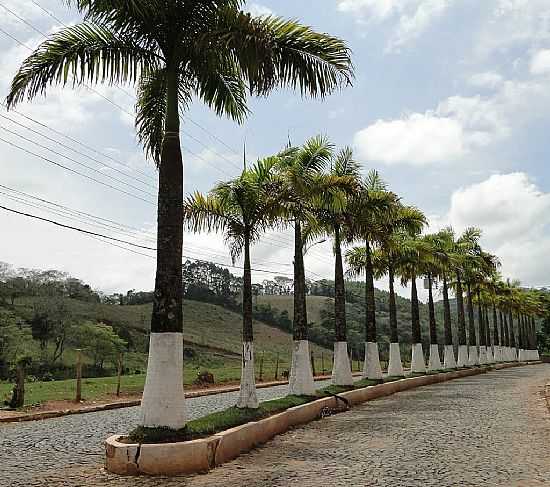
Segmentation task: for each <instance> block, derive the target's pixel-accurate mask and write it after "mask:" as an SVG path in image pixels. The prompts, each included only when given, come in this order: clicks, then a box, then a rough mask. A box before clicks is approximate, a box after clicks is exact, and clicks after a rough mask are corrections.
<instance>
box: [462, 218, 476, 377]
mask: <svg viewBox="0 0 550 487" xmlns="http://www.w3.org/2000/svg"><path fill="white" fill-rule="evenodd" d="M480 238H481V230H480V229H478V228H474V227H470V228H467V229H466V230H465V231H464V232H463V233H462V235H461V236H460V238H459V239H458V244H459V246H460V251H461V257H462V276H463V278H464V281H465V283H466V297H467V310H468V362H467V364H468V365H470V366H471V365H479V356H478V351H477V338H476V328H475V319H474V305H473V294H472V284H473V279H474V276H475V275H476V272H477V268H478V266H479V256H478V253H479V250H480V246H479V239H480ZM460 358H461V357H460V349H459V362H460ZM461 365H464V364H461Z"/></svg>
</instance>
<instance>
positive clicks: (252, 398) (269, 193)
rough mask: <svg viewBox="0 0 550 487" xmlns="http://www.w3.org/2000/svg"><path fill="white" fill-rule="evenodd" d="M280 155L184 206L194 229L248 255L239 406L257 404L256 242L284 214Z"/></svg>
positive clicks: (234, 251)
mask: <svg viewBox="0 0 550 487" xmlns="http://www.w3.org/2000/svg"><path fill="white" fill-rule="evenodd" d="M277 162H278V160H277V158H268V159H264V160H261V161H258V162H257V163H256V165H255V166H254V167H253V168H251V169H249V170H245V171H243V173H242V174H241V175H240V177H238V178H236V179H234V180H231V181H228V182H224V183H220V184H218V185H217V186H216V187H215V188H214V189H213V190H212V191H211V192H210V193H209V194H208V195H207V196H205V195H203V194H201V193H198V192H197V193H194V194H193V195H191V196H189V197H188V198H187V199H186V201H185V203H184V207H183V215H184V224H185V225H186V226H187V227H188V228H189V229H190V230H191V231H193V232H196V233H198V232H204V231H207V232H223V234H224V237H225V240H226V242H228V243H229V247H230V253H231V259H232V260H233V263H234V262H235V260H236V259H237V258H239V257H240V256H241V255H242V254H244V274H243V329H242V338H243V348H242V373H241V386H240V394H239V400H238V402H237V407H239V408H257V407H258V399H257V397H256V384H255V377H254V345H253V342H254V333H253V328H252V273H251V265H250V246H251V245H252V244H253V243H254V242H256V241H258V240H259V238H260V236H261V234H262V233H263V232H265V231H266V230H267V229H268V228H270V227H272V226H273V225H274V224H275V223H276V222H277V220H278V218H279V217H280V211H281V210H280V204H279V201H278V199H277V198H276V197H273V195H276V194H277V193H278V191H277V189H278V188H279V187H280V182H279V181H278V180H277V179H276V177H275V176H274V175H273V173H274V171H273V167H274V165H275V164H277Z"/></svg>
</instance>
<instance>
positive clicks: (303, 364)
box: [277, 136, 332, 395]
mask: <svg viewBox="0 0 550 487" xmlns="http://www.w3.org/2000/svg"><path fill="white" fill-rule="evenodd" d="M331 157H332V145H331V144H330V142H329V141H328V140H327V139H326V138H324V137H320V136H318V137H313V138H311V139H309V140H308V141H307V142H306V143H305V144H304V145H303V147H296V148H295V147H291V148H289V149H287V150H286V151H284V152H283V153H282V154H281V155H280V157H279V164H278V168H277V169H278V171H279V174H280V176H281V178H282V180H283V189H282V192H281V194H280V200H281V204H282V205H283V206H285V208H286V212H287V214H288V216H289V218H290V219H291V220H292V222H293V224H294V320H293V328H292V334H293V341H294V343H293V348H292V364H291V368H290V375H289V394H295V395H313V394H314V393H315V385H314V382H313V371H312V368H311V361H310V352H309V342H308V321H307V306H306V275H305V269H304V250H305V249H304V247H305V244H306V241H307V239H306V238H305V237H306V236H304V235H303V228H304V225H306V224H307V222H308V221H310V220H311V219H312V218H314V215H311V211H309V206H310V199H311V197H312V195H315V194H318V193H319V192H321V191H323V190H325V189H326V188H325V186H326V185H328V184H329V183H330V182H329V181H326V178H323V177H322V175H321V174H320V173H321V171H322V170H323V169H324V168H325V166H326V164H327V163H328V161H329V160H330V158H331Z"/></svg>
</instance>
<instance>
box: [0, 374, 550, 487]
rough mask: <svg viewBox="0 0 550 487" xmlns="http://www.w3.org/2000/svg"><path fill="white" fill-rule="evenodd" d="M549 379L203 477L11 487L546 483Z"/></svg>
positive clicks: (422, 404) (310, 442)
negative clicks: (546, 394) (547, 392)
mask: <svg viewBox="0 0 550 487" xmlns="http://www.w3.org/2000/svg"><path fill="white" fill-rule="evenodd" d="M549 378H550V366H549V365H537V366H529V367H521V368H517V369H508V370H504V371H498V372H491V373H489V374H484V375H480V376H475V377H470V378H466V379H460V380H456V381H452V382H447V383H444V384H438V385H434V386H429V387H424V388H420V389H416V390H413V391H407V392H404V393H400V394H397V395H394V396H391V397H388V398H384V399H379V400H376V401H372V402H370V403H367V404H365V405H363V406H360V407H357V408H355V409H353V410H352V411H350V412H348V413H344V414H340V415H337V416H334V417H332V418H328V419H325V420H323V421H316V422H314V423H311V424H310V425H308V426H305V427H303V428H299V429H296V430H293V431H290V432H288V433H286V434H284V435H281V436H279V437H278V438H275V439H274V440H273V441H271V442H270V443H268V444H267V445H265V446H264V447H262V448H260V449H257V450H255V451H254V452H251V453H250V454H247V455H243V456H241V457H240V458H238V459H237V460H235V461H233V462H231V463H229V464H227V465H224V466H222V467H220V468H218V469H216V470H215V471H213V472H211V473H210V474H208V475H197V476H193V477H187V478H185V477H181V478H175V479H150V478H146V477H141V478H139V479H135V478H121V477H117V476H114V475H110V474H107V473H105V472H104V471H103V470H102V469H101V466H100V465H97V466H89V465H86V466H83V467H81V466H79V465H74V466H72V467H70V468H66V469H65V470H64V471H61V470H59V471H58V472H57V473H53V472H48V473H42V476H40V475H38V476H35V477H34V478H31V477H30V476H28V477H27V481H26V483H25V484H17V483H14V484H13V485H29V486H34V485H48V486H51V487H54V486H77V485H78V486H85V487H87V486H113V487H122V486H124V487H126V486H136V487H141V486H144V487H149V486H150V487H153V486H163V487H174V486H185V487H205V486H215V485H222V486H224V487H233V486H235V487H240V486H247V487H260V486H261V487H264V486H265V487H267V486H285V487H286V486H289V487H290V486H296V485H298V486H299V487H309V486H327V487H328V486H337V487H338V486H354V487H359V486H388V487H390V486H392V487H393V486H411V487H412V486H422V487H424V486H426V487H429V486H437V487H444V486H457V485H461V486H475V487H478V486H517V487H519V486H525V487H537V486H550V413H549V411H548V408H547V405H546V401H545V398H544V385H545V384H546V382H548V379H549ZM44 424H45V423H44ZM2 432H3V431H1V430H0V433H2ZM75 444H76V443H75ZM98 460H100V458H98ZM21 463H24V462H23V461H21ZM0 465H1V464H0ZM0 468H2V467H0ZM8 485H9V484H8Z"/></svg>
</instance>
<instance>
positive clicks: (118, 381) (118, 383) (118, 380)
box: [116, 353, 122, 397]
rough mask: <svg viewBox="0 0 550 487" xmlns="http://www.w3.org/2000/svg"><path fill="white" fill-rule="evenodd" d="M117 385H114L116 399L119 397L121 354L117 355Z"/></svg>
mask: <svg viewBox="0 0 550 487" xmlns="http://www.w3.org/2000/svg"><path fill="white" fill-rule="evenodd" d="M117 372H118V373H117V375H118V377H117V383H116V397H120V381H121V377H122V353H119V354H118V371H117Z"/></svg>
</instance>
